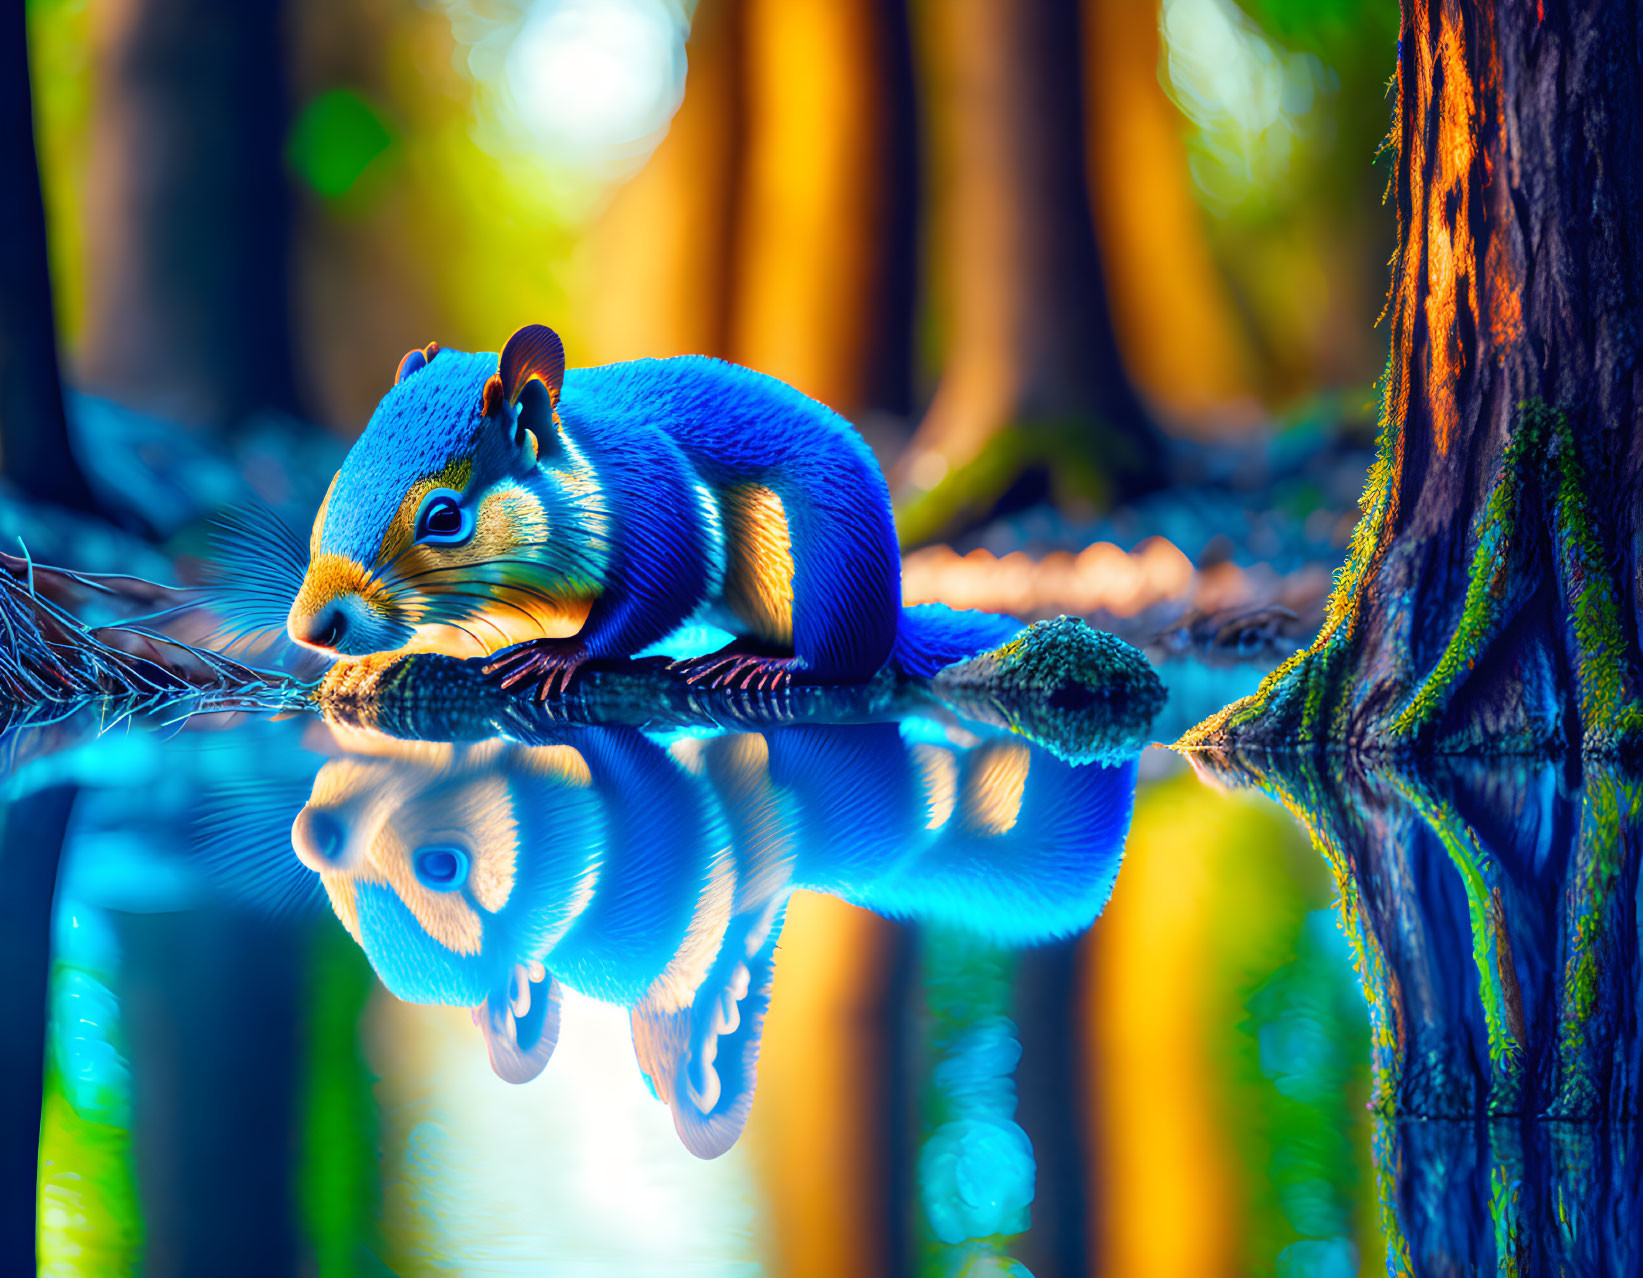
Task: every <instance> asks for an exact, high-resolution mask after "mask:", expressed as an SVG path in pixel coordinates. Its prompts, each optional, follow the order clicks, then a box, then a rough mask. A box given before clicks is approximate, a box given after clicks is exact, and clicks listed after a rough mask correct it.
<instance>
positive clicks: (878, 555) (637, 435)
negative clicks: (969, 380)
mask: <svg viewBox="0 0 1643 1278" xmlns="http://www.w3.org/2000/svg"><path fill="white" fill-rule="evenodd" d="M496 368H497V357H496V356H495V355H491V354H480V355H467V354H463V353H461V352H458V351H451V350H442V351H440V352H439V354H438V355H437V356H435V358H434V359H433V360H432V361H431V362H430V363H429V364H428V365H427V367H426V368H423V369H421V370H419V371H417V372H415V373H412V374H410V375H409V376H407V377H406V379H405V380H404V382H402V383H400V384H399V385H397V386H395V387H394V388H393V389H392V390H390V391H389V392H388V394H387V395H386V396H384V397H383V400H382V402H381V404H379V405H378V406H377V409H376V412H375V413H373V414H372V417H371V421H370V424H369V425H367V427H366V428H365V432H364V433H363V434H362V435H361V436H360V438H359V441H358V442H357V443H356V444H355V446H354V450H353V452H351V453H350V454H349V457H348V460H347V462H346V463H345V464H344V466H343V469H342V471H341V473H340V475H339V477H338V479H337V484H336V488H335V490H334V492H333V494H332V497H331V503H330V506H329V508H328V510H327V515H326V521H325V527H324V530H323V533H322V536H321V543H320V548H321V550H323V551H330V552H334V553H337V554H340V555H344V556H347V557H349V558H352V559H354V560H355V561H356V562H359V563H363V564H371V563H373V562H374V561H375V558H376V555H377V552H378V549H379V547H380V545H381V543H382V538H383V534H384V532H385V530H386V528H387V526H388V523H389V521H390V520H391V519H392V518H393V516H394V514H395V512H396V511H397V510H398V509H399V504H400V501H401V499H402V498H403V496H404V494H405V493H406V492H407V491H408V490H409V489H410V487H411V486H412V485H413V484H414V483H416V482H417V480H419V479H422V478H425V477H427V476H428V475H431V474H434V473H437V472H438V471H440V470H441V469H443V468H444V467H445V466H446V465H447V464H448V463H449V462H450V461H451V460H453V459H455V458H459V457H463V456H470V455H472V454H473V453H474V451H475V450H476V448H478V446H479V444H480V442H481V439H482V432H483V431H484V430H485V429H496V428H497V427H496V425H495V424H494V423H493V424H491V425H489V426H487V423H486V422H485V420H484V419H483V418H482V417H481V416H480V411H481V408H480V406H481V401H482V399H483V391H484V385H485V381H486V379H487V378H488V377H489V376H490V375H491V374H492V373H494V372H495V371H496ZM559 416H560V420H561V422H562V424H563V428H564V431H565V434H566V436H568V438H569V439H570V440H571V441H572V442H573V443H574V444H575V445H576V446H577V447H578V448H579V449H580V450H581V452H582V453H583V454H584V455H585V456H586V457H587V459H588V461H589V462H590V463H591V464H592V465H593V467H594V469H595V471H596V473H597V475H598V479H599V483H600V487H601V490H602V495H603V498H604V502H605V506H606V509H607V510H608V511H609V514H610V521H611V530H610V546H609V550H610V557H609V564H608V567H607V569H606V572H605V579H604V581H603V582H602V583H601V587H602V592H603V593H602V595H601V597H600V599H599V601H598V602H597V603H596V604H595V607H594V610H593V612H592V614H591V615H590V616H589V618H588V621H587V623H586V625H585V626H584V627H583V631H582V640H583V643H584V645H585V647H586V648H587V650H588V652H589V654H590V655H593V656H628V655H632V654H634V653H636V652H638V651H640V650H641V649H643V648H646V647H648V646H650V645H651V644H653V643H655V642H657V641H658V640H660V639H662V638H664V637H665V636H667V635H668V634H670V633H672V632H673V631H675V630H677V629H678V628H679V627H680V626H681V625H683V624H684V623H686V622H687V621H689V620H690V618H691V617H692V616H693V615H694V614H695V613H696V612H697V610H698V609H699V607H700V606H701V605H702V604H703V603H704V602H705V600H706V594H707V590H708V584H709V583H708V580H707V569H708V564H709V561H710V554H709V546H708V530H707V529H706V528H705V527H704V520H703V516H702V513H701V509H700V507H699V505H698V502H697V498H696V493H695V488H694V485H695V484H696V483H697V482H701V483H703V484H705V485H706V486H707V487H708V488H709V489H710V490H712V491H715V492H719V493H722V492H724V491H725V490H726V489H728V488H730V487H733V486H736V485H742V484H758V485H762V486H764V487H767V488H769V489H771V490H772V491H774V492H775V493H776V494H777V495H778V496H779V497H780V498H781V501H782V505H783V507H784V508H785V510H786V514H787V520H788V529H789V534H790V537H791V543H792V554H793V594H794V616H793V647H794V653H795V655H796V656H797V657H798V658H800V661H801V663H802V672H801V675H802V679H803V680H804V681H806V682H858V681H861V680H865V679H868V678H871V677H872V676H873V675H874V674H876V673H877V672H878V671H879V670H880V669H882V668H883V667H884V666H885V665H886V664H887V663H893V664H894V665H895V666H896V667H897V668H898V669H900V670H901V671H902V672H903V673H905V674H910V675H916V676H928V675H930V674H933V673H934V672H935V671H936V670H938V669H939V668H940V667H941V666H943V665H946V664H948V663H949V662H951V661H955V660H959V659H962V658H964V657H969V656H973V655H974V654H975V653H977V652H980V651H983V650H984V649H986V648H988V647H992V646H994V645H995V644H997V643H1000V642H1002V641H1003V640H1004V639H1007V638H1009V636H1010V635H1011V634H1013V633H1015V631H1016V630H1017V629H1018V628H1019V627H1018V626H1017V625H1016V623H1014V622H1013V621H1009V620H1008V619H1004V618H994V617H990V616H988V615H987V614H980V613H972V614H961V613H954V612H952V611H951V610H941V611H935V610H933V609H932V607H930V606H924V607H921V608H917V609H909V610H906V611H904V610H903V609H902V608H901V560H900V553H899V551H898V548H897V544H896V535H895V526H894V523H893V520H892V517H891V513H890V493H889V489H888V488H887V487H886V485H885V482H884V476H883V475H882V474H881V473H880V471H879V468H878V464H877V462H876V461H875V460H874V458H873V455H872V453H871V452H870V451H869V450H868V448H867V446H866V445H865V444H864V443H863V442H862V440H861V437H860V435H858V434H857V433H856V431H855V430H854V428H852V427H851V426H850V424H849V423H848V422H846V421H845V420H844V419H843V418H842V417H840V416H839V415H838V414H837V413H835V412H833V411H832V410H831V409H829V408H827V407H826V406H825V405H822V404H820V403H818V402H816V401H815V400H813V399H811V398H809V397H808V396H806V395H803V394H801V393H800V392H798V391H796V390H794V389H793V388H792V387H791V386H788V385H787V384H785V383H784V382H781V381H778V380H777V379H775V378H773V377H768V376H765V375H764V374H762V373H756V372H753V371H752V370H751V369H746V368H741V367H739V366H737V365H735V364H728V363H725V362H723V361H721V360H716V359H709V358H707V357H705V356H698V355H686V356H680V357H678V358H676V359H666V360H653V359H647V360H635V361H632V362H629V363H623V364H607V365H603V366H601V367H596V368H579V369H570V370H568V371H567V372H566V374H565V378H564V385H563V390H562V394H561V397H560V401H559ZM553 460H554V459H553V457H552V455H551V451H550V452H549V453H548V454H545V455H544V457H543V463H544V464H545V465H546V464H551V463H552V462H553Z"/></svg>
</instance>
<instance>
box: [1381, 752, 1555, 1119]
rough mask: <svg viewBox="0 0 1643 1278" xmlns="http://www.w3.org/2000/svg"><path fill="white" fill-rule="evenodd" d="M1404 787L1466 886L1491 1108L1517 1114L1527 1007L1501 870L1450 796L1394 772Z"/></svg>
mask: <svg viewBox="0 0 1643 1278" xmlns="http://www.w3.org/2000/svg"><path fill="white" fill-rule="evenodd" d="M1393 783H1394V784H1395V785H1396V786H1397V789H1398V793H1400V794H1401V795H1403V797H1404V798H1405V799H1407V800H1408V801H1409V803H1410V805H1411V806H1412V807H1413V808H1414V809H1415V811H1416V812H1418V813H1419V814H1420V816H1421V819H1422V820H1423V821H1425V822H1426V824H1427V825H1428V826H1429V827H1430V828H1431V830H1432V833H1433V834H1435V835H1437V837H1438V842H1439V843H1441V844H1442V845H1443V850H1444V851H1445V852H1447V853H1448V854H1449V861H1450V863H1451V864H1452V865H1453V866H1454V867H1455V869H1456V871H1457V872H1458V873H1459V874H1460V879H1461V884H1462V886H1463V887H1464V888H1465V890H1466V913H1467V918H1468V921H1469V922H1470V924H1471V929H1472V960H1473V963H1474V964H1475V966H1476V969H1477V975H1478V999H1479V1001H1480V1002H1481V1003H1482V1004H1483V1020H1484V1025H1485V1027H1486V1029H1487V1032H1488V1038H1489V1098H1488V1101H1487V1106H1488V1111H1489V1113H1491V1114H1515V1113H1518V1112H1519V1111H1520V1110H1521V1109H1522V1106H1523V1047H1524V1044H1523V1034H1524V1028H1523V1010H1522V1003H1521V1000H1520V997H1519V993H1518V985H1517V977H1516V974H1515V972H1514V969H1513V964H1512V953H1511V943H1510V940H1509V939H1508V936H1507V932H1506V928H1505V924H1504V920H1503V919H1502V917H1501V914H1502V912H1501V905H1500V898H1499V896H1498V893H1497V891H1496V888H1495V883H1494V880H1495V877H1496V876H1495V871H1494V866H1493V864H1492V862H1491V861H1490V859H1489V856H1488V854H1487V853H1486V852H1485V851H1484V849H1483V846H1482V844H1480V843H1479V842H1478V837H1477V834H1476V833H1475V832H1474V831H1473V830H1472V827H1471V826H1469V825H1467V824H1466V822H1465V821H1463V820H1462V819H1461V818H1460V816H1459V815H1458V814H1457V813H1456V812H1455V810H1454V808H1453V807H1452V806H1451V805H1450V804H1449V802H1448V801H1447V800H1444V799H1441V798H1439V797H1438V796H1437V795H1435V794H1434V793H1433V792H1432V791H1431V790H1429V789H1428V788H1427V787H1426V786H1425V785H1424V784H1422V783H1420V782H1419V781H1416V780H1415V779H1413V778H1411V777H1402V776H1397V777H1394V781H1393Z"/></svg>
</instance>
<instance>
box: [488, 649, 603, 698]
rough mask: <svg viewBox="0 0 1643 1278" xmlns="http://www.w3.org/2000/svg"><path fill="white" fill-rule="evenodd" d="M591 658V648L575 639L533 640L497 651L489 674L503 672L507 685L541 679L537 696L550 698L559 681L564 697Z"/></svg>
mask: <svg viewBox="0 0 1643 1278" xmlns="http://www.w3.org/2000/svg"><path fill="white" fill-rule="evenodd" d="M587 660H588V650H587V649H586V648H584V647H583V646H582V645H581V643H579V642H578V641H576V640H574V639H532V640H530V641H529V642H528V643H519V644H515V645H514V646H513V647H511V648H504V649H503V650H502V651H501V652H499V653H497V654H496V656H494V657H492V658H491V659H490V660H489V661H488V662H486V663H485V673H486V674H494V675H501V676H502V678H501V684H502V686H503V687H504V688H512V687H513V686H514V685H515V684H520V683H524V682H525V681H526V680H529V679H540V680H541V681H542V682H541V685H540V686H539V687H538V688H537V690H536V699H537V700H538V701H546V700H547V699H548V697H549V696H550V695H552V694H553V693H554V692H555V685H556V684H557V685H558V688H557V691H558V694H559V695H560V696H563V695H564V694H565V692H566V690H567V689H568V688H569V687H570V685H571V680H572V679H574V678H575V677H576V672H577V671H579V670H580V669H581V668H582V667H583V665H585V664H586V663H587Z"/></svg>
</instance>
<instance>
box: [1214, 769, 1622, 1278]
mask: <svg viewBox="0 0 1643 1278" xmlns="http://www.w3.org/2000/svg"><path fill="white" fill-rule="evenodd" d="M1198 762H1199V765H1200V768H1201V770H1203V771H1206V772H1208V773H1209V774H1210V775H1211V776H1213V777H1214V778H1216V779H1219V780H1223V781H1230V782H1232V783H1234V784H1237V785H1254V786H1258V787H1259V788H1260V789H1262V790H1264V791H1265V792H1266V793H1268V794H1269V795H1271V796H1272V797H1273V798H1275V799H1277V800H1279V801H1280V802H1281V803H1283V804H1284V805H1285V806H1286V807H1288V808H1289V809H1290V810H1291V811H1292V812H1293V813H1295V815H1297V816H1298V817H1299V818H1300V819H1301V820H1302V821H1303V822H1304V823H1305V824H1306V826H1307V828H1308V830H1309V832H1310V833H1311V835H1312V838H1313V841H1314V843H1315V845H1316V847H1317V848H1318V850H1319V851H1320V852H1321V853H1322V854H1323V856H1324V857H1325V859H1326V860H1327V861H1328V862H1329V864H1330V866H1331V867H1332V868H1333V869H1334V871H1335V874H1336V877H1337V882H1338V884H1339V890H1340V902H1341V922H1342V926H1343V927H1344V929H1345V930H1346V932H1347V935H1348V937H1349V939H1350V940H1351V942H1352V945H1353V949H1354V953H1355V957H1356V962H1357V967H1358V971H1359V975H1360V977H1361V978H1362V980H1363V987H1364V993H1365V997H1366V999H1367V1001H1368V1004H1369V1010H1370V1018H1371V1030H1372V1038H1371V1041H1372V1048H1371V1052H1372V1059H1371V1068H1372V1071H1373V1089H1372V1098H1371V1105H1372V1107H1373V1108H1374V1110H1375V1111H1376V1113H1377V1115H1378V1117H1379V1126H1378V1128H1377V1135H1376V1159H1377V1165H1378V1171H1379V1178H1380V1181H1381V1196H1382V1204H1383V1212H1384V1213H1385V1214H1386V1220H1387V1222H1388V1227H1389V1233H1390V1234H1391V1235H1392V1241H1393V1245H1394V1247H1396V1248H1401V1249H1404V1251H1405V1254H1407V1256H1409V1257H1410V1258H1412V1259H1413V1260H1414V1261H1415V1262H1416V1263H1415V1267H1416V1271H1417V1272H1425V1267H1424V1266H1423V1265H1422V1263H1421V1262H1422V1261H1423V1260H1425V1261H1426V1262H1429V1263H1430V1262H1433V1261H1435V1260H1436V1259H1438V1258H1441V1257H1445V1256H1447V1257H1449V1258H1450V1260H1451V1261H1452V1262H1453V1261H1456V1260H1457V1258H1458V1262H1459V1263H1462V1264H1477V1263H1484V1262H1485V1261H1487V1260H1488V1254H1486V1252H1485V1251H1483V1250H1471V1249H1474V1248H1476V1249H1484V1248H1488V1247H1490V1246H1492V1247H1494V1248H1495V1249H1497V1251H1498V1253H1499V1256H1500V1258H1501V1259H1502V1260H1505V1259H1508V1258H1513V1259H1516V1260H1517V1261H1518V1263H1519V1264H1520V1265H1527V1269H1526V1270H1524V1271H1525V1272H1540V1271H1541V1270H1542V1269H1547V1270H1555V1269H1556V1268H1557V1266H1558V1264H1562V1265H1563V1266H1565V1267H1566V1268H1567V1267H1570V1266H1572V1269H1569V1270H1568V1271H1571V1272H1594V1271H1598V1270H1594V1269H1593V1268H1592V1266H1593V1265H1594V1264H1596V1263H1597V1262H1600V1261H1605V1262H1606V1263H1607V1264H1608V1266H1609V1268H1608V1269H1606V1270H1601V1271H1603V1272H1623V1271H1624V1267H1625V1264H1626V1263H1627V1261H1626V1260H1625V1258H1624V1257H1616V1256H1614V1255H1612V1254H1609V1253H1608V1251H1607V1248H1608V1246H1609V1240H1607V1239H1603V1238H1601V1237H1594V1235H1601V1233H1602V1230H1601V1228H1600V1226H1599V1225H1598V1224H1597V1223H1596V1222H1598V1221H1600V1220H1602V1219H1604V1218H1606V1217H1608V1215H1609V1213H1611V1212H1612V1213H1615V1216H1614V1218H1626V1217H1628V1216H1629V1215H1631V1214H1635V1211H1636V1206H1637V1204H1636V1202H1635V1201H1634V1200H1635V1197H1636V1192H1637V1190H1636V1185H1635V1183H1633V1182H1635V1177H1631V1176H1629V1175H1628V1174H1627V1172H1626V1170H1625V1169H1626V1168H1627V1167H1628V1166H1629V1162H1628V1159H1629V1158H1630V1157H1631V1155H1630V1153H1629V1152H1628V1151H1629V1150H1630V1148H1631V1145H1630V1142H1631V1141H1632V1140H1633V1137H1632V1136H1631V1135H1630V1134H1629V1133H1630V1132H1631V1128H1632V1124H1633V1123H1634V1122H1635V1119H1636V1116H1637V1112H1638V1101H1639V1096H1638V1084H1637V1079H1638V1068H1639V1062H1640V1059H1643V1055H1640V1044H1643V1040H1640V1037H1639V1033H1638V1027H1637V1024H1636V1018H1635V1014H1634V1010H1633V1009H1634V1006H1635V1000H1636V995H1637V991H1638V988H1639V979H1640V968H1639V952H1638V939H1637V927H1636V924H1637V917H1636V886H1637V873H1638V861H1639V856H1638V852H1639V828H1640V827H1639V821H1638V815H1639V814H1638V806H1637V805H1638V790H1637V779H1636V777H1635V776H1634V775H1632V774H1630V773H1627V772H1625V771H1623V770H1621V769H1618V768H1616V767H1614V766H1612V765H1609V764H1605V763H1601V762H1595V761H1592V760H1587V761H1585V763H1584V765H1583V766H1579V767H1576V766H1574V765H1565V764H1563V763H1561V762H1550V761H1548V762H1534V761H1528V760H1508V761H1493V762H1485V761H1482V760H1477V759H1461V758H1451V759H1442V760H1431V761H1427V762H1424V763H1419V764H1416V763H1409V764H1406V765H1404V766H1402V767H1398V768H1386V769H1371V768H1368V767H1365V766H1363V765H1362V764H1360V763H1358V762H1355V761H1353V760H1351V759H1350V758H1338V759H1332V760H1330V761H1329V762H1328V763H1327V764H1326V763H1322V762H1313V761H1308V760H1304V759H1302V760H1298V759H1295V758H1293V757H1291V758H1287V759H1285V758H1279V757H1276V756H1256V755H1239V756H1234V755H1216V756H1202V757H1200V759H1199V760H1198ZM1405 1120H1427V1121H1423V1122H1416V1123H1413V1124H1411V1123H1408V1122H1406V1121H1405ZM1484 1123H1486V1126H1480V1124H1484ZM1577 1217H1578V1219H1576V1218H1577ZM1486 1219H1488V1220H1492V1221H1493V1229H1492V1231H1491V1230H1480V1229H1478V1228H1476V1226H1477V1225H1478V1224H1479V1222H1480V1221H1484V1220H1486ZM1491 1236H1492V1242H1491V1241H1490V1239H1491ZM1456 1248H1461V1250H1460V1251H1459V1252H1457V1251H1456V1250H1455V1249H1456Z"/></svg>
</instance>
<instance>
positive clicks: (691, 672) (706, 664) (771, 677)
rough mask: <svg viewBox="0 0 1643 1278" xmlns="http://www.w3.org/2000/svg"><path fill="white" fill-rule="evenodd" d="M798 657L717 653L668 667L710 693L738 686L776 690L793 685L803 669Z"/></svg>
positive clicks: (740, 687)
mask: <svg viewBox="0 0 1643 1278" xmlns="http://www.w3.org/2000/svg"><path fill="white" fill-rule="evenodd" d="M804 668H805V667H804V663H803V662H802V661H800V660H799V658H797V657H761V656H755V655H753V654H751V653H726V652H715V653H710V654H708V655H707V656H705V657H690V658H687V659H686V660H684V661H675V662H674V663H673V664H672V666H670V667H669V669H671V670H674V671H676V672H678V673H680V674H683V675H684V678H685V682H686V683H687V684H689V685H690V686H691V687H692V688H698V689H701V690H703V691H707V692H716V691H719V690H721V689H727V688H730V689H736V690H738V691H741V692H755V691H757V692H773V691H777V690H779V689H784V688H790V687H792V686H793V681H794V678H795V676H797V675H799V674H800V673H802V672H803V670H804Z"/></svg>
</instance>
